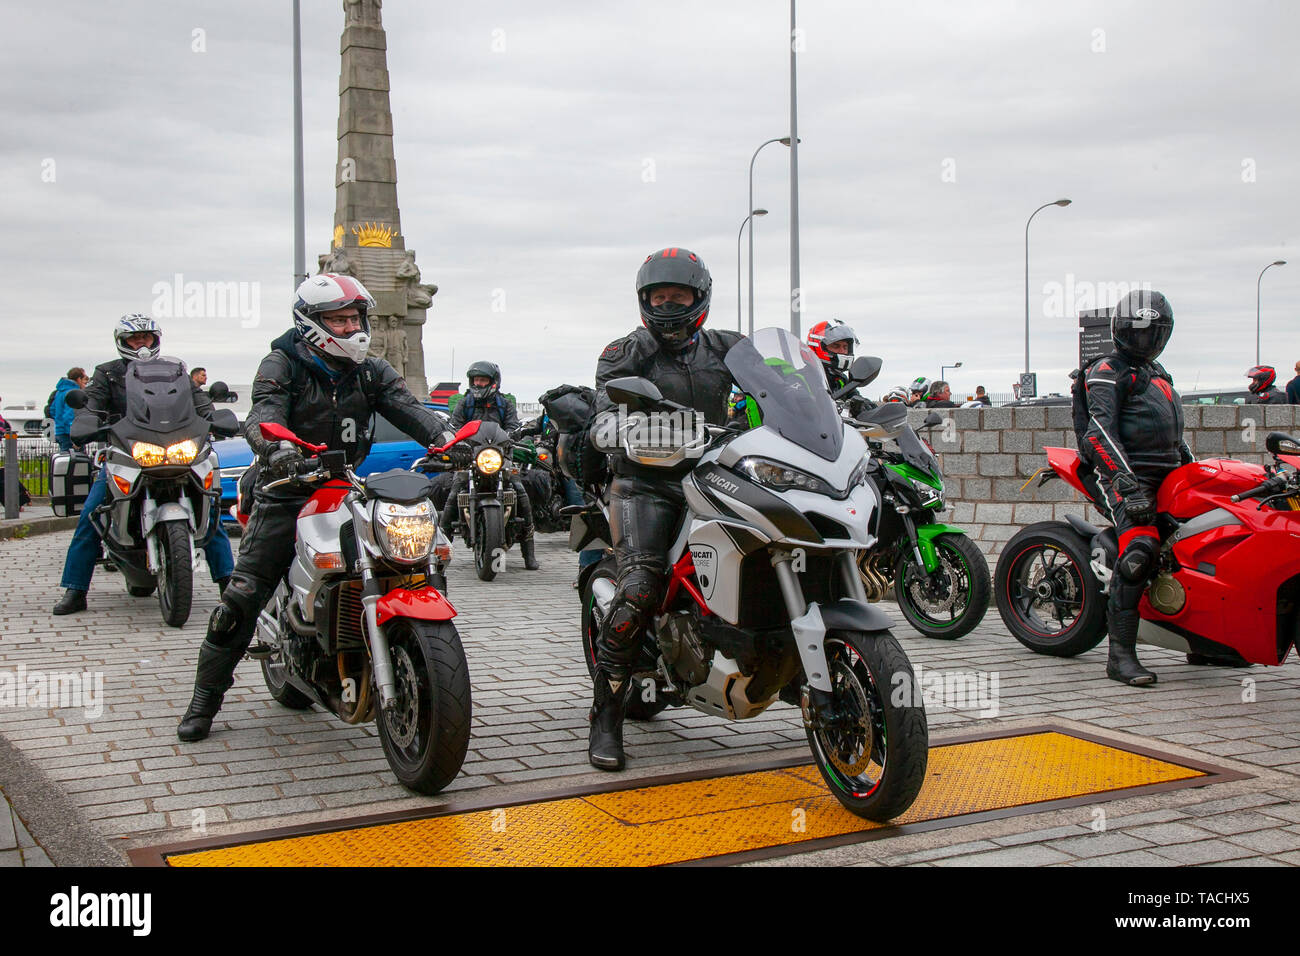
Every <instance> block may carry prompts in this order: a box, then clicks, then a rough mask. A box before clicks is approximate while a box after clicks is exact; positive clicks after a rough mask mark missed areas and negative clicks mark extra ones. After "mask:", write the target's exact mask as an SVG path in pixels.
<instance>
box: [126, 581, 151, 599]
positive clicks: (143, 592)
mask: <svg viewBox="0 0 1300 956" xmlns="http://www.w3.org/2000/svg"><path fill="white" fill-rule="evenodd" d="M156 590H158V585H157V584H140V585H135V584H128V585H127V586H126V593H127V594H129V595H131V597H148V596H149V595H151V594H153V592H154V591H156Z"/></svg>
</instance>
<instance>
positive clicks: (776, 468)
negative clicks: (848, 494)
mask: <svg viewBox="0 0 1300 956" xmlns="http://www.w3.org/2000/svg"><path fill="white" fill-rule="evenodd" d="M736 471H738V472H740V473H741V474H743V475H748V476H749V477H750V478H753V479H754V480H755V481H757V482H758V483H759V484H760V485H766V486H767V487H768V488H775V489H777V490H778V491H787V490H789V489H791V488H797V489H799V490H800V491H811V492H813V493H814V494H818V495H832V496H834V495H835V494H836V493H837V492H836V491H835V489H834V488H832V487H831V486H830V485H828V484H827V483H826V482H824V481H822V479H820V478H818V477H816V476H815V475H810V474H808V473H807V472H804V471H800V470H799V469H797V468H791V467H790V466H789V465H781V464H778V463H777V462H774V461H768V460H767V459H766V458H757V457H754V456H751V457H748V458H742V459H740V461H738V462H736Z"/></svg>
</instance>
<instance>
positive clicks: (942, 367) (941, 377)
mask: <svg viewBox="0 0 1300 956" xmlns="http://www.w3.org/2000/svg"><path fill="white" fill-rule="evenodd" d="M950 368H961V362H958V363H957V364H956V365H940V366H939V381H941V382H948V376H947V375H944V374H943V373H944V372H945V371H946V370H948V369H950ZM948 384H949V385H951V384H952V383H951V382H948Z"/></svg>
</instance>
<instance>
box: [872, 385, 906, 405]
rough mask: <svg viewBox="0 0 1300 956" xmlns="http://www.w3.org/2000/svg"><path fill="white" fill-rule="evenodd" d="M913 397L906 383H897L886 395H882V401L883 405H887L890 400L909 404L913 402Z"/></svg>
mask: <svg viewBox="0 0 1300 956" xmlns="http://www.w3.org/2000/svg"><path fill="white" fill-rule="evenodd" d="M911 399H912V393H911V392H910V391H908V388H907V386H906V385H895V386H894V387H893V388H891V389H890V390H889V391H887V392H886V393H885V394H884V395H882V396H880V403H881V404H882V405H887V404H889V403H890V402H900V403H902V404H903V405H907V404H909V403H910V402H911Z"/></svg>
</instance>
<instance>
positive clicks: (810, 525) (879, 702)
mask: <svg viewBox="0 0 1300 956" xmlns="http://www.w3.org/2000/svg"><path fill="white" fill-rule="evenodd" d="M860 361H874V362H875V363H876V366H875V368H876V371H877V372H878V369H879V360H875V359H873V360H860ZM726 364H727V368H728V369H729V370H730V372H731V374H732V377H733V378H734V379H735V381H736V383H737V384H738V385H739V387H740V388H741V389H742V390H743V391H744V392H745V394H746V404H747V406H748V407H749V411H748V415H749V425H750V427H749V428H747V429H746V428H745V427H744V426H743V425H733V426H728V427H722V426H716V425H706V424H704V423H703V422H701V421H699V420H698V418H695V419H694V422H695V425H694V426H693V428H691V427H682V423H683V422H684V421H686V420H688V412H689V410H687V409H684V408H682V406H680V405H676V404H675V403H673V402H669V401H666V400H664V399H663V397H662V394H661V393H660V392H659V390H658V388H656V387H655V385H654V384H653V383H651V382H649V381H647V380H645V379H641V378H622V379H616V380H614V381H612V382H609V383H608V384H607V385H606V393H607V394H608V395H609V397H610V398H611V399H612V400H613V401H614V403H615V404H616V405H618V406H619V414H618V416H617V428H618V432H617V439H616V441H617V446H618V447H619V449H620V453H621V454H623V455H625V456H626V457H627V458H628V460H630V461H633V462H635V463H637V464H639V465H642V466H664V467H668V468H677V469H678V470H680V467H681V466H682V465H683V464H684V463H687V462H689V461H694V462H695V464H694V466H693V468H692V469H691V471H690V472H689V474H687V475H686V477H685V478H683V479H682V487H683V490H684V492H685V499H686V510H685V515H684V518H683V521H682V525H681V528H680V530H679V532H678V534H677V536H676V540H675V542H674V543H673V546H672V548H671V550H670V552H669V554H668V564H669V567H670V569H671V571H670V577H669V580H668V583H667V587H666V589H665V597H664V600H663V603H662V605H661V607H660V608H659V613H658V614H657V615H656V616H655V618H654V620H653V622H652V624H651V625H650V626H648V627H647V628H646V630H645V635H644V638H643V645H642V648H641V658H640V660H639V662H638V664H637V665H636V667H635V669H634V674H633V684H634V689H633V694H632V697H631V700H630V702H629V705H628V714H629V716H631V717H633V718H634V719H645V718H648V717H651V716H653V715H654V714H655V713H657V712H658V711H660V710H662V709H663V708H664V707H665V706H669V705H676V706H683V705H684V706H691V707H694V708H696V709H697V710H700V711H703V712H704V713H706V714H713V715H715V716H720V717H726V718H730V719H734V720H743V719H745V718H748V717H754V716H756V715H757V714H760V713H762V712H763V711H764V710H765V709H766V708H767V707H768V706H769V705H771V704H772V703H774V702H775V701H776V700H778V699H780V700H784V701H786V702H788V703H792V704H798V705H799V706H800V707H801V709H802V714H803V724H804V728H805V730H806V731H807V734H808V743H809V746H810V747H811V748H812V752H813V757H814V758H815V760H816V763H817V767H818V769H819V770H820V771H821V774H822V777H823V778H824V779H825V780H826V783H827V784H828V785H829V787H830V789H831V791H832V792H833V793H834V794H835V796H836V797H837V798H838V799H839V801H840V802H841V803H842V804H843V805H844V806H845V807H846V808H848V809H849V810H851V811H852V812H854V813H856V814H858V815H860V816H863V817H868V818H870V819H873V820H887V819H890V818H892V817H896V816H898V815H899V814H900V813H902V812H903V811H905V810H906V809H907V808H908V807H909V806H911V804H912V801H913V800H915V799H916V795H917V793H919V792H920V789H921V783H922V780H923V778H924V776H925V767H926V759H927V756H928V747H929V736H928V730H927V726H926V718H925V709H924V707H923V705H922V701H921V694H920V693H919V692H918V690H917V688H916V684H915V677H914V676H913V673H912V666H911V664H910V663H909V662H908V659H907V656H906V655H905V654H904V653H903V649H902V648H901V647H900V646H899V644H898V642H897V641H896V640H895V639H894V636H893V635H892V634H891V633H890V630H889V628H890V626H891V623H892V622H891V621H890V619H889V617H888V616H887V615H886V614H885V613H884V612H883V611H881V610H880V609H878V608H876V607H873V606H872V605H871V604H869V603H867V599H866V594H865V593H864V591H863V587H862V581H861V578H860V576H859V574H858V569H857V564H856V560H855V559H856V556H857V554H858V552H859V551H862V550H864V549H869V548H871V547H872V546H873V545H874V544H875V530H876V521H877V514H878V507H879V501H878V500H877V498H876V493H875V491H874V490H873V488H872V485H871V484H870V482H867V481H865V480H864V479H865V477H866V475H867V473H868V471H869V470H870V469H871V468H872V467H873V462H872V459H871V457H870V456H869V454H868V450H867V446H866V443H865V442H864V441H863V440H862V438H861V437H860V436H859V435H858V433H857V431H856V430H855V429H854V428H852V427H846V425H845V424H844V422H842V421H841V419H840V416H839V413H838V412H837V410H836V407H835V403H834V401H833V400H832V399H831V396H830V393H829V392H828V391H827V387H826V379H825V377H824V375H823V372H822V369H821V366H820V364H819V363H818V361H817V358H816V357H815V356H814V355H813V353H812V351H811V350H810V349H809V348H808V347H807V346H806V345H804V344H803V343H802V342H800V341H799V340H798V339H797V338H795V337H794V336H793V335H791V334H790V333H789V332H787V331H785V330H783V329H775V328H769V329H760V330H759V331H757V332H755V333H754V334H753V336H752V337H750V338H747V339H744V340H742V341H740V342H739V343H738V344H737V345H735V346H734V347H733V348H732V349H731V350H730V351H729V352H728V353H727V356H726ZM871 377H874V375H872V376H871ZM612 421H613V419H612V418H610V419H607V420H606V421H605V422H604V423H603V424H604V425H605V426H606V427H607V428H611V427H613V426H612V425H611V422H612ZM607 439H608V436H606V440H603V441H602V440H601V439H598V441H602V443H603V444H605V446H606V447H611V446H612V445H614V442H610V441H608V440H607ZM616 577H617V565H616V563H615V561H614V558H613V555H606V557H605V558H604V560H602V561H601V562H600V563H598V564H593V565H591V566H589V567H588V568H586V569H584V571H583V575H582V579H581V582H580V586H581V593H582V600H583V615H582V623H583V645H584V651H585V654H586V658H587V665H588V667H589V668H590V669H591V670H592V672H593V675H594V668H595V643H596V637H597V635H598V634H599V631H600V627H601V624H602V622H603V621H604V619H605V617H606V616H607V615H608V613H609V609H610V606H611V603H612V601H613V599H614V595H615V579H616Z"/></svg>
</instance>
